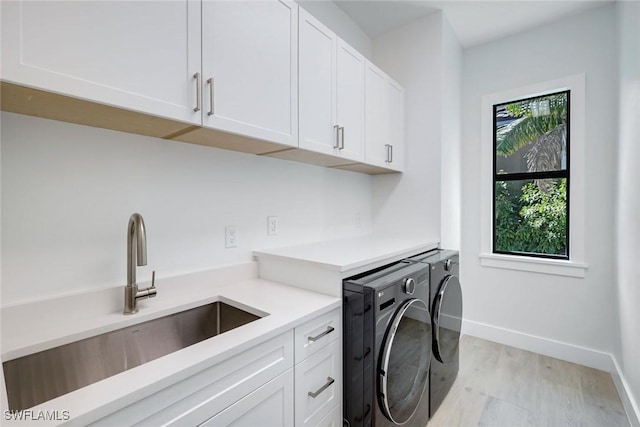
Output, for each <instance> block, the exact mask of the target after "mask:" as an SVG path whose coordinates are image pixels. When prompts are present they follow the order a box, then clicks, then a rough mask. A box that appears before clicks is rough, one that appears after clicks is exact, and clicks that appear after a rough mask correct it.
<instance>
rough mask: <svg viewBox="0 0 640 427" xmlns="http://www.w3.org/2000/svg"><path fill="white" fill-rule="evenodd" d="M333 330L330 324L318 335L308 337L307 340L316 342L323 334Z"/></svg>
mask: <svg viewBox="0 0 640 427" xmlns="http://www.w3.org/2000/svg"><path fill="white" fill-rule="evenodd" d="M333 331H335V329H334V328H333V327H332V326H327V330H326V331H324V332H323V333H321V334H320V335H316V336H315V337H309V341H311V342H316V341H318V340H319V339H320V338H322V337H323V336H325V335H328V334H330V333H331V332H333Z"/></svg>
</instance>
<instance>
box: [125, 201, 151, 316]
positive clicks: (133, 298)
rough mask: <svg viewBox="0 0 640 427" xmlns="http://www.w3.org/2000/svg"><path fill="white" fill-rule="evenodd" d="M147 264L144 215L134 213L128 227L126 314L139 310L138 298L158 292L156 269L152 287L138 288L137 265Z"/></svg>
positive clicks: (148, 296) (147, 296)
mask: <svg viewBox="0 0 640 427" xmlns="http://www.w3.org/2000/svg"><path fill="white" fill-rule="evenodd" d="M137 265H138V266H143V265H147V232H146V229H145V226H144V220H143V219H142V215H140V214H139V213H134V214H133V215H131V218H129V225H128V227H127V286H125V288H124V314H134V313H137V312H138V300H139V299H144V298H152V297H155V296H156V294H157V290H156V286H155V276H156V274H155V271H154V272H153V274H152V276H151V287H149V288H146V289H143V290H138V284H137V283H136V266H137Z"/></svg>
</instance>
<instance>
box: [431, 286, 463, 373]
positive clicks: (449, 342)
mask: <svg viewBox="0 0 640 427" xmlns="http://www.w3.org/2000/svg"><path fill="white" fill-rule="evenodd" d="M432 313H433V355H434V357H435V358H436V359H438V361H439V362H442V363H449V362H450V361H451V360H452V359H453V358H454V356H455V355H456V353H457V351H458V346H459V343H460V330H461V328H462V289H461V288H460V281H459V280H458V277H457V276H447V277H445V278H444V280H443V281H442V283H441V285H440V288H439V289H438V293H437V294H436V297H435V299H434V300H433V308H432Z"/></svg>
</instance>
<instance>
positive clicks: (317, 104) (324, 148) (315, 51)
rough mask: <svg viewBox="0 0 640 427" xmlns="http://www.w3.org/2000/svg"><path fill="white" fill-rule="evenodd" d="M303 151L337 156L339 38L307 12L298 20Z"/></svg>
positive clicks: (301, 142) (301, 13)
mask: <svg viewBox="0 0 640 427" xmlns="http://www.w3.org/2000/svg"><path fill="white" fill-rule="evenodd" d="M299 23H300V24H299V25H300V30H299V35H300V38H299V73H300V74H299V79H300V148H304V149H307V150H311V151H315V152H319V153H324V154H336V153H335V151H336V146H337V136H338V135H337V130H338V129H337V127H336V126H337V123H336V107H335V106H336V71H335V70H336V41H337V37H336V35H335V34H334V33H333V32H332V31H330V30H329V29H328V28H327V27H325V26H324V25H322V24H321V23H320V22H319V21H318V20H317V19H315V18H314V17H313V16H311V15H310V14H309V13H308V12H307V11H305V10H304V9H302V8H301V9H300V20H299Z"/></svg>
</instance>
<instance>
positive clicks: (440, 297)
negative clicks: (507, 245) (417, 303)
mask: <svg viewBox="0 0 640 427" xmlns="http://www.w3.org/2000/svg"><path fill="white" fill-rule="evenodd" d="M406 261H407V262H411V263H418V264H425V265H428V266H429V270H430V280H429V282H430V292H429V309H430V313H431V323H432V327H433V334H432V337H433V343H432V351H433V357H432V359H431V369H430V381H429V401H430V403H429V417H433V415H434V414H435V412H436V410H437V409H438V407H439V406H440V405H441V404H442V401H443V400H444V398H445V396H446V395H447V393H448V392H449V390H450V389H451V386H452V385H453V382H454V381H455V379H456V377H457V375H458V369H459V366H460V351H459V346H460V330H461V328H462V289H461V287H460V280H459V278H458V277H459V274H460V257H459V254H458V252H457V251H451V250H442V249H439V250H438V251H437V252H436V253H431V254H424V255H419V256H416V257H413V258H410V259H408V260H406Z"/></svg>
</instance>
